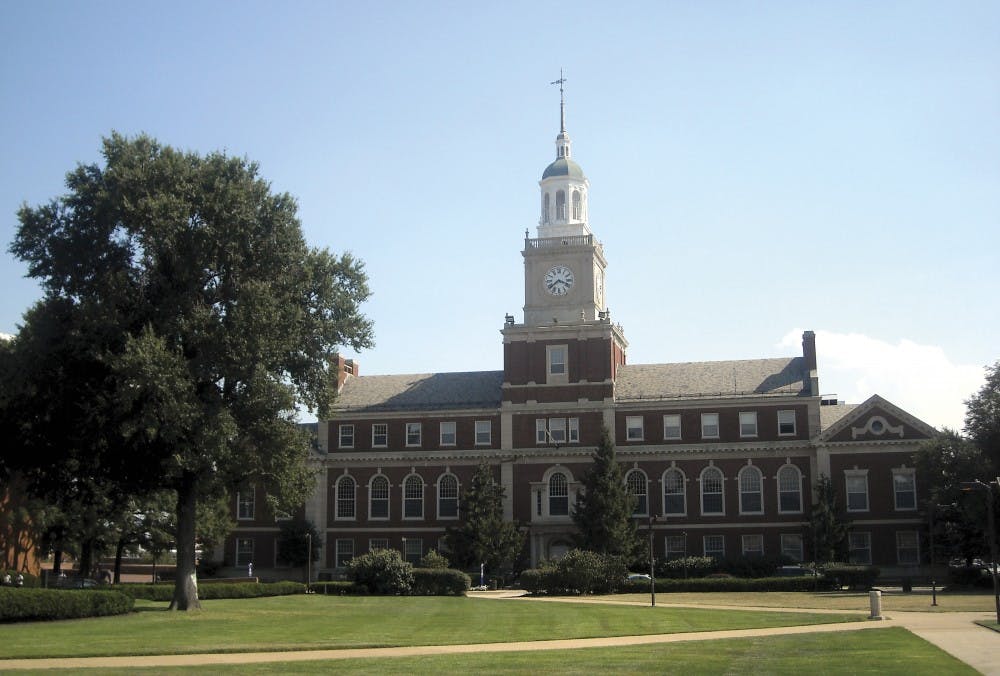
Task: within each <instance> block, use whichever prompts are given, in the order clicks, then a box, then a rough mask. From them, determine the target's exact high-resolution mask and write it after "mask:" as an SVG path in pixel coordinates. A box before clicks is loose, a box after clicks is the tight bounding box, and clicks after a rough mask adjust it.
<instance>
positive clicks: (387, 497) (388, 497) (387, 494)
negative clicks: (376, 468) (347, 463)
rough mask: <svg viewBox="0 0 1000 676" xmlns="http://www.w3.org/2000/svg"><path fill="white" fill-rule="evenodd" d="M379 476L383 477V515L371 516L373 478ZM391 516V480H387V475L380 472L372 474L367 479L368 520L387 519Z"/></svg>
mask: <svg viewBox="0 0 1000 676" xmlns="http://www.w3.org/2000/svg"><path fill="white" fill-rule="evenodd" d="M379 477H382V478H384V479H385V516H373V515H372V502H373V500H374V498H373V496H372V486H373V485H374V484H375V480H376V479H378V478H379ZM391 516H392V482H391V481H389V477H388V476H386V475H385V474H382V473H381V472H380V473H378V474H375V475H372V478H371V479H369V480H368V520H369V521H388V520H389V518H390V517H391Z"/></svg>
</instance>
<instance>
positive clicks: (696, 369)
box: [615, 357, 809, 401]
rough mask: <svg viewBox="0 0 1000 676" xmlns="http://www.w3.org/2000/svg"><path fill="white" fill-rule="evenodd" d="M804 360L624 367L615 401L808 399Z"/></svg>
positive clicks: (705, 362) (616, 384)
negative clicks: (710, 398) (790, 397)
mask: <svg viewBox="0 0 1000 676" xmlns="http://www.w3.org/2000/svg"><path fill="white" fill-rule="evenodd" d="M804 371H805V361H804V360H803V358H802V357H786V358H781V359H746V360H740V361H702V362H684V363H678V364H629V365H625V366H622V367H620V369H619V370H618V378H617V380H616V381H615V399H616V400H618V401H631V400H641V399H679V398H689V397H690V398H693V397H760V396H779V395H780V396H786V397H787V396H808V395H809V388H808V383H807V381H806V380H805V377H806V374H805V372H804Z"/></svg>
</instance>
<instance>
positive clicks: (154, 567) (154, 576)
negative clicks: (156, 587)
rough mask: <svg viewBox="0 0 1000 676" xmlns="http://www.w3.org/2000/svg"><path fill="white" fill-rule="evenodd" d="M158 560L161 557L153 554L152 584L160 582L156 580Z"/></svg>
mask: <svg viewBox="0 0 1000 676" xmlns="http://www.w3.org/2000/svg"><path fill="white" fill-rule="evenodd" d="M158 558H160V557H159V556H157V555H156V554H153V579H152V580H151V581H152V582H153V583H154V584H155V583H156V582H159V580H157V579H156V560H157V559H158Z"/></svg>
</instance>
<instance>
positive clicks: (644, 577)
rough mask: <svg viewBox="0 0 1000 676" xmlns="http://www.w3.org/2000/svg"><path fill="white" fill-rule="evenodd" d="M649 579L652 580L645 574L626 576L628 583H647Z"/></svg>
mask: <svg viewBox="0 0 1000 676" xmlns="http://www.w3.org/2000/svg"><path fill="white" fill-rule="evenodd" d="M651 579H652V578H651V577H649V575H646V574H645V573H629V574H628V581H629V582H649V581H650V580H651Z"/></svg>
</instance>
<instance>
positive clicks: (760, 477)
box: [736, 465, 764, 514]
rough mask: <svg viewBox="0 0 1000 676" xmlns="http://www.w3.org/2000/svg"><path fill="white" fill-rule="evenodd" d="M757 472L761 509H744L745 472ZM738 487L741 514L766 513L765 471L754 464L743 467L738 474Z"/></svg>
mask: <svg viewBox="0 0 1000 676" xmlns="http://www.w3.org/2000/svg"><path fill="white" fill-rule="evenodd" d="M754 472H756V473H757V479H758V483H757V485H758V486H760V490H758V491H757V493H759V495H760V509H759V510H744V509H743V474H744V473H754ZM736 488H737V489H738V491H739V494H740V495H739V498H740V499H739V503H740V504H739V508H740V514H763V513H764V473H763V472H761V471H760V468H759V467H756V466H754V465H746V466H745V467H743V468H741V469H740V471H739V473H738V474H737V475H736Z"/></svg>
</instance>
